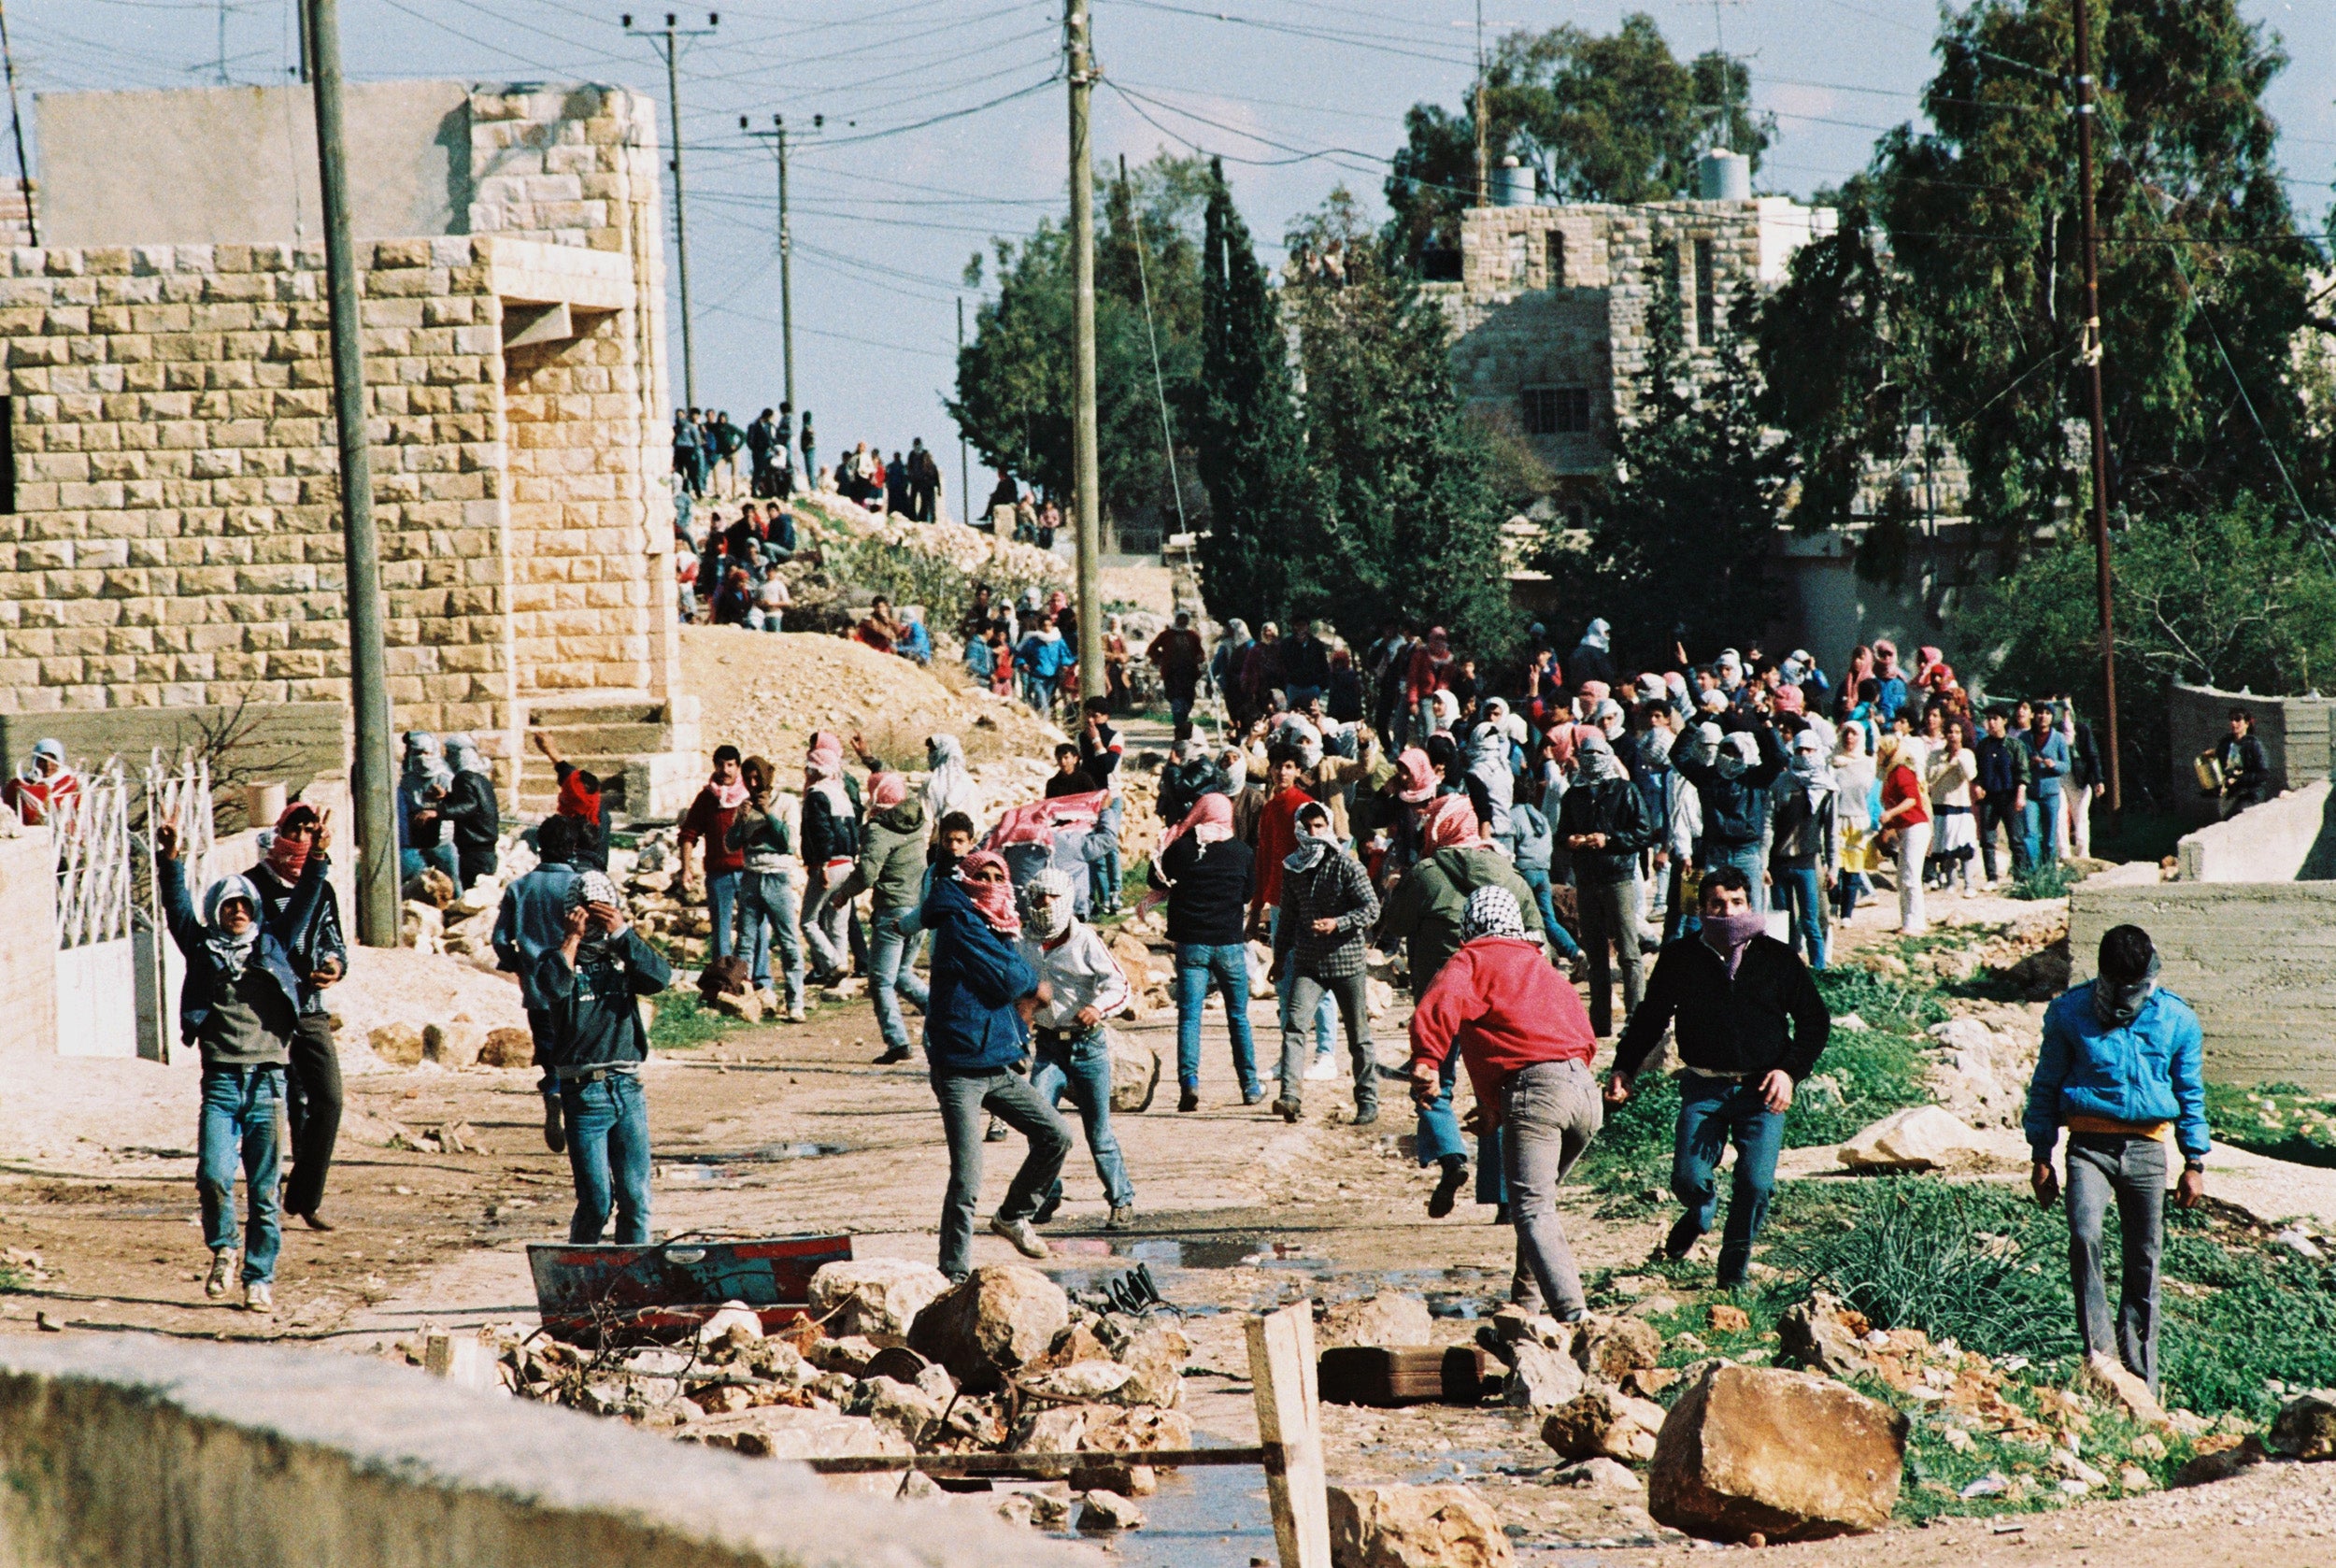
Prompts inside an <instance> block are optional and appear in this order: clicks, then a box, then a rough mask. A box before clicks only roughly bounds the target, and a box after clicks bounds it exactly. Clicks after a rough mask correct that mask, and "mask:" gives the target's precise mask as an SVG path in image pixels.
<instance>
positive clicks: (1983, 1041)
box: [1924, 1018, 1996, 1051]
mask: <svg viewBox="0 0 2336 1568" xmlns="http://www.w3.org/2000/svg"><path fill="white" fill-rule="evenodd" d="M1924 1033H1927V1034H1929V1035H1930V1038H1931V1039H1933V1040H1936V1041H1937V1042H1938V1043H1939V1044H1940V1045H1942V1046H1944V1047H1945V1048H1947V1049H1949V1050H1978V1051H1992V1050H1994V1049H1995V1048H1996V1038H1995V1031H1994V1030H1992V1029H1989V1028H1988V1027H1987V1025H1986V1024H1984V1023H1982V1022H1980V1021H1979V1020H1978V1019H1974V1018H1957V1019H1947V1020H1946V1021H1945V1022H1944V1023H1934V1024H1932V1025H1931V1026H1930V1028H1929V1029H1928V1030H1926V1031H1924Z"/></svg>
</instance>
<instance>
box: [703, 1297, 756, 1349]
mask: <svg viewBox="0 0 2336 1568" xmlns="http://www.w3.org/2000/svg"><path fill="white" fill-rule="evenodd" d="M761 1338H762V1318H761V1317H760V1316H759V1315H758V1314H757V1313H756V1312H755V1310H754V1308H752V1307H750V1306H748V1304H746V1303H744V1302H724V1303H722V1304H721V1305H720V1306H719V1307H717V1308H716V1309H715V1311H714V1314H713V1316H711V1317H709V1318H707V1319H705V1322H703V1323H700V1324H699V1325H698V1343H699V1344H700V1345H705V1346H720V1347H722V1348H723V1350H724V1351H726V1352H727V1351H735V1350H742V1349H744V1348H746V1347H748V1346H749V1345H751V1344H753V1343H754V1342H755V1341H757V1340H759V1339H761Z"/></svg>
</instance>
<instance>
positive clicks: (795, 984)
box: [725, 757, 806, 1023]
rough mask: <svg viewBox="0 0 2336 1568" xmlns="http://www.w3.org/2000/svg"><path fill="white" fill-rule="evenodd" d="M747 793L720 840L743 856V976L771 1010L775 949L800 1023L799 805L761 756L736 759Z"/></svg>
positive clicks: (790, 1013)
mask: <svg viewBox="0 0 2336 1568" xmlns="http://www.w3.org/2000/svg"><path fill="white" fill-rule="evenodd" d="M738 771H739V777H741V778H743V779H744V780H745V782H746V786H747V798H746V800H745V802H744V803H743V804H742V805H739V807H738V813H737V815H736V816H735V817H734V818H733V819H732V820H731V824H730V833H729V835H728V837H727V839H726V840H725V842H726V843H727V844H728V846H729V848H732V849H734V850H736V851H737V852H738V853H739V854H740V855H741V856H743V857H744V859H745V862H746V863H745V864H744V866H742V867H741V868H740V872H739V877H738V940H739V942H740V943H741V944H743V945H744V946H745V948H746V949H747V963H748V977H749V978H750V979H751V980H752V981H753V983H754V989H755V991H757V992H759V993H760V994H761V995H762V998H763V1005H764V1006H765V1007H767V1008H771V1009H774V1010H776V1006H777V1005H778V1000H779V998H778V995H777V993H776V991H774V990H773V989H772V985H771V949H772V948H774V947H776V948H777V949H778V957H779V973H780V974H781V975H782V976H785V978H786V982H787V998H786V1003H787V1021H788V1022H790V1023H801V1022H803V1021H804V1019H805V1017H806V1015H805V1012H804V1006H803V937H802V934H801V933H800V931H799V930H798V928H797V923H796V922H797V920H798V919H799V918H800V915H801V911H802V908H803V858H802V856H800V855H799V854H797V853H796V852H795V845H796V834H797V833H798V831H799V823H800V821H801V816H802V807H801V805H800V804H799V803H798V802H797V801H796V799H795V797H794V796H792V795H791V794H784V793H781V792H780V791H779V789H778V785H777V770H776V769H775V768H773V767H772V766H771V764H770V762H769V760H768V759H767V758H763V757H748V759H747V760H746V761H745V762H744V763H740V764H739V770H738Z"/></svg>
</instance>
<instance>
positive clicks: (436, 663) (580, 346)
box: [0, 81, 698, 814]
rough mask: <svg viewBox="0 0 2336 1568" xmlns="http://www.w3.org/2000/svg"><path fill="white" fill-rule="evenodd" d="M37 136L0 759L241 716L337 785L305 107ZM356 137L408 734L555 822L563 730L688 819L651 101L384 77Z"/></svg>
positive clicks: (110, 109) (9, 512) (385, 561)
mask: <svg viewBox="0 0 2336 1568" xmlns="http://www.w3.org/2000/svg"><path fill="white" fill-rule="evenodd" d="M38 113H39V126H40V146H41V153H42V166H41V168H40V170H39V174H38V179H37V185H38V207H39V216H40V219H41V232H42V238H43V239H44V241H46V242H47V245H46V248H45V249H30V248H24V247H20V248H17V249H12V250H9V251H7V252H6V254H5V257H4V258H0V261H4V262H5V264H4V265H0V352H4V353H5V355H6V374H7V382H6V394H7V395H6V402H5V408H4V409H0V413H4V414H5V418H4V419H0V441H4V442H5V445H0V743H4V744H5V746H6V748H7V756H8V757H9V758H10V759H11V760H14V759H16V758H19V757H21V754H22V752H23V750H24V748H25V747H26V746H27V745H29V737H30V736H31V735H33V734H57V735H59V736H61V737H62V738H64V740H65V741H66V743H67V745H68V746H69V747H70V748H73V749H74V750H75V751H76V752H77V754H86V755H89V756H92V757H102V756H103V755H104V754H106V753H107V752H108V751H116V750H118V751H121V752H123V753H125V754H127V753H135V754H138V755H143V753H144V752H145V750H146V748H148V747H149V746H150V745H156V744H159V745H164V746H170V745H173V744H178V743H183V742H185V741H187V740H190V739H192V738H193V737H194V736H195V735H197V734H205V733H211V734H216V733H217V732H218V730H219V729H221V727H222V726H225V725H227V724H229V723H230V722H231V721H235V722H242V723H244V724H245V725H246V726H247V728H249V731H250V734H251V735H252V736H253V737H255V738H254V741H253V744H255V745H262V744H264V742H266V740H267V739H268V737H273V738H274V741H275V743H276V745H277V746H278V748H279V749H280V748H292V749H293V750H297V751H303V752H306V753H307V759H306V760H307V761H308V763H310V765H311V767H312V769H313V771H331V767H330V765H329V764H331V763H335V762H336V761H337V759H335V758H333V757H330V756H326V755H318V754H317V753H318V752H319V750H320V749H324V750H331V749H340V750H341V755H342V756H344V757H345V755H346V752H345V743H343V742H340V741H339V739H338V737H339V736H340V735H341V734H343V733H344V732H345V729H346V715H347V712H348V678H347V677H348V634H347V628H346V623H345V620H344V601H343V586H342V570H341V564H342V559H343V556H342V544H341V532H340V520H339V496H338V488H339V487H338V478H337V470H338V456H337V451H336V436H335V424H334V419H333V378H332V367H331V363H330V341H329V333H328V330H327V328H328V312H327V308H326V305H325V301H324V278H323V264H324V259H323V248H322V244H321V237H320V233H319V211H320V207H319V202H318V197H317V190H316V158H315V150H314V132H313V126H312V122H311V121H310V118H309V115H310V106H309V100H308V96H307V93H306V89H302V88H271V89H257V88H221V89H203V90H192V91H185V92H164V93H71V94H50V95H46V96H44V97H42V98H41V99H40V100H39V106H38ZM349 125H350V137H349V139H350V155H351V164H352V169H353V171H354V176H355V179H354V183H355V190H354V192H353V197H352V200H353V207H354V220H355V229H356V234H357V237H358V241H359V243H358V246H357V261H358V266H359V268H360V270H361V272H362V274H363V277H362V288H363V320H364V325H365V359H366V381H367V388H368V393H369V397H370V406H371V413H372V423H371V435H372V440H373V443H374V450H373V463H374V481H375V511H376V517H377V524H378V527H379V531H380V548H381V557H382V577H383V582H384V587H385V590H386V598H387V602H388V603H387V612H388V617H387V622H386V633H387V641H388V655H389V670H390V677H391V684H392V702H393V704H394V706H395V719H396V723H397V725H398V727H399V728H400V729H406V728H419V729H428V730H434V731H448V730H469V731H472V732H474V733H476V734H477V735H478V737H479V740H480V743H481V747H482V749H484V750H485V751H487V752H488V753H489V754H490V755H491V756H493V757H495V758H497V759H499V762H498V764H497V765H498V769H499V772H500V774H501V782H502V783H503V785H504V786H505V788H506V792H508V793H524V794H525V795H526V796H528V797H533V798H534V799H536V800H538V801H540V800H541V799H542V798H543V797H544V796H545V795H546V794H548V788H549V780H548V777H545V776H544V774H543V769H542V767H541V764H540V763H539V762H534V763H532V765H531V767H530V771H529V773H528V775H527V777H525V778H524V781H522V777H521V773H520V768H521V762H522V756H523V751H522V747H521V745H520V742H521V740H522V738H523V736H524V733H525V730H526V728H527V726H528V725H530V724H538V725H542V726H544V727H546V728H548V729H552V730H553V731H555V733H558V732H563V731H564V732H565V734H564V736H563V738H564V739H565V741H566V745H565V749H566V750H568V751H569V752H570V753H571V754H572V755H574V756H576V757H577V760H578V761H579V762H583V763H585V765H588V766H593V767H595V768H596V769H597V770H598V771H601V772H603V773H605V774H608V775H610V776H612V777H621V778H622V779H623V781H624V782H623V786H622V787H623V789H624V791H625V792H626V795H627V797H628V805H630V807H631V809H632V810H633V811H634V812H635V813H640V814H647V813H659V812H664V811H670V810H672V809H673V808H674V807H675V805H676V803H677V800H678V799H679V798H681V794H682V791H684V790H685V789H687V788H690V787H692V786H693V784H694V781H695V774H696V772H697V760H696V752H697V749H698V741H697V736H696V734H695V729H696V726H695V719H694V708H693V705H692V703H691V699H689V698H687V697H685V696H683V695H682V694H680V693H679V692H678V691H677V690H676V679H677V664H678V644H677V635H676V632H675V613H674V597H673V596H674V592H675V590H674V573H673V560H672V551H673V508H672V501H671V497H670V494H669V492H668V491H667V489H666V486H665V484H664V483H663V482H662V476H663V474H664V472H665V470H666V469H667V468H668V467H669V466H670V464H669V462H668V459H667V449H668V446H669V440H668V436H667V434H666V431H665V428H664V426H665V421H666V418H667V410H668V408H669V406H670V398H669V394H668V387H667V378H666V369H665V362H664V348H663V345H664V335H665V316H664V288H663V277H662V202H661V198H660V191H659V167H658V159H659V153H658V150H657V138H656V135H655V115H654V114H653V112H652V106H651V104H650V102H649V101H648V99H646V98H644V97H642V96H640V95H639V94H637V93H632V92H630V91H628V90H625V89H621V88H615V87H605V86H556V87H553V86H541V85H522V86H475V85H469V84H464V83H459V82H437V81H427V82H392V83H374V84H358V85H352V86H351V87H350V89H349ZM132 147H135V148H136V149H137V150H138V155H137V156H136V157H124V156H123V155H122V154H123V151H124V150H125V149H128V148H132ZM238 716H240V717H238ZM287 771H293V772H295V773H297V772H298V771H299V770H298V769H287ZM522 782H523V785H524V787H523V789H522Z"/></svg>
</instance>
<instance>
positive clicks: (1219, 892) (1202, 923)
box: [1151, 791, 1265, 1111]
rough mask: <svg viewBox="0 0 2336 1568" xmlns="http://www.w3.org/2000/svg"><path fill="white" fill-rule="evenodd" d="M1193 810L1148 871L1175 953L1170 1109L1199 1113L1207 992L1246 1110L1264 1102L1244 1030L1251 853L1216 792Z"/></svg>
mask: <svg viewBox="0 0 2336 1568" xmlns="http://www.w3.org/2000/svg"><path fill="white" fill-rule="evenodd" d="M1193 813H1194V815H1195V816H1196V817H1197V818H1198V820H1185V819H1178V822H1179V826H1177V827H1176V828H1175V830H1174V831H1173V841H1172V842H1170V843H1169V845H1168V847H1167V848H1164V849H1162V850H1161V852H1160V854H1159V855H1158V856H1157V857H1156V858H1155V859H1154V860H1153V862H1152V870H1151V881H1152V886H1153V887H1154V888H1155V889H1157V890H1159V891H1161V892H1163V893H1165V894H1166V895H1167V898H1168V940H1169V941H1170V942H1172V943H1174V944H1175V949H1176V1082H1177V1085H1178V1086H1179V1089H1180V1090H1181V1093H1180V1094H1179V1096H1178V1099H1177V1102H1176V1109H1178V1110H1180V1111H1197V1110H1199V1109H1200V1108H1201V1009H1202V1008H1203V1007H1204V1006H1205V1005H1207V1003H1208V993H1209V991H1211V990H1214V991H1216V992H1217V993H1218V996H1219V997H1221V998H1222V999H1223V1000H1224V1004H1225V1029H1226V1033H1229V1034H1231V1035H1232V1070H1233V1076H1235V1077H1237V1078H1239V1079H1240V1080H1241V1103H1242V1104H1243V1105H1256V1104H1257V1103H1258V1102H1259V1101H1260V1100H1262V1099H1264V1098H1265V1089H1264V1086H1263V1085H1261V1084H1260V1083H1259V1082H1258V1076H1257V1043H1256V1041H1255V1039H1254V1038H1253V1037H1252V1036H1251V1035H1250V1033H1249V948H1248V944H1247V937H1246V924H1247V919H1248V911H1249V901H1250V899H1251V898H1252V897H1253V896H1254V895H1255V894H1256V892H1257V870H1256V863H1257V852H1256V851H1255V850H1253V849H1251V848H1249V847H1248V846H1247V845H1246V844H1244V843H1243V842H1242V841H1241V840H1240V839H1239V838H1237V837H1235V836H1234V835H1233V831H1232V801H1231V800H1229V799H1228V798H1226V796H1225V794H1224V793H1223V791H1208V792H1206V793H1204V794H1203V795H1202V796H1201V797H1200V799H1199V800H1198V801H1197V802H1196V803H1195V805H1194V807H1193Z"/></svg>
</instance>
